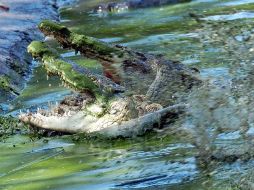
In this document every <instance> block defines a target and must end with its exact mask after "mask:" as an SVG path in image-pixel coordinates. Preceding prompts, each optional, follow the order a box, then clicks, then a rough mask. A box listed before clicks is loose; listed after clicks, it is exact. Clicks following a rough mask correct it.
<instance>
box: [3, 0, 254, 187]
mask: <svg viewBox="0 0 254 190" xmlns="http://www.w3.org/2000/svg"><path fill="white" fill-rule="evenodd" d="M97 3H98V1H93V0H88V1H85V0H84V1H80V4H79V5H80V6H75V7H72V8H68V9H64V10H62V19H64V24H66V25H67V26H69V27H71V28H72V29H73V30H75V31H77V32H80V33H85V34H87V35H91V36H94V37H97V38H100V39H102V40H103V41H106V42H111V43H120V44H124V45H126V46H129V47H131V48H133V49H138V50H140V51H145V52H151V53H160V54H164V55H165V56H166V57H167V58H169V59H173V60H179V61H181V62H183V63H184V64H187V65H189V66H195V67H196V68H198V69H199V70H200V74H201V78H203V79H204V80H205V81H207V82H206V84H205V85H204V87H202V88H200V89H197V90H196V91H194V92H193V93H191V95H190V97H189V104H190V110H189V112H190V114H189V115H187V116H186V117H183V118H182V119H181V121H179V122H177V123H175V124H174V125H173V126H171V128H170V129H169V130H166V131H163V132H161V133H160V134H158V135H154V134H152V135H151V136H149V135H148V136H146V137H140V138H138V139H135V140H126V141H122V140H115V141H106V142H100V140H97V141H92V140H85V141H84V142H80V143H73V141H72V140H71V139H70V138H72V137H61V138H54V139H47V140H45V139H44V141H43V140H39V141H36V142H32V143H31V142H29V138H28V137H24V136H21V135H20V136H14V137H12V138H11V139H9V140H8V142H7V143H5V144H0V147H1V150H2V151H1V152H0V184H1V185H0V188H2V187H3V189H15V190H16V189H66V190H69V189H89V190H90V189H93V188H94V189H155V188H156V189H178V190H179V189H180V190H181V189H182V190H183V189H185V190H187V189H188V190H191V189H193V190H194V189H195V190H197V189H213V190H214V189H218V190H219V189H231V187H234V185H235V184H234V183H237V182H239V181H242V182H243V181H244V179H245V176H246V174H248V175H250V176H251V174H252V173H251V170H252V168H253V166H254V163H253V159H249V158H252V157H253V155H254V153H253V150H252V149H253V148H252V147H253V146H252V145H253V142H252V141H253V140H252V139H253V129H254V126H253V123H254V115H253V114H252V113H254V110H253V107H254V106H253V102H254V101H253V98H252V97H254V96H253V94H254V90H253V60H254V59H253V58H254V56H253V47H254V43H253V41H254V36H253V27H252V26H253V25H254V23H253V19H251V18H253V12H252V11H251V10H250V8H251V7H253V3H254V2H253V1H239V0H238V1H236V0H223V1H216V0H202V1H201V0H197V1H192V2H190V3H186V4H179V5H173V6H163V7H159V8H148V9H138V10H131V11H126V12H124V13H122V14H109V15H106V16H104V17H98V16H96V15H91V14H90V13H89V12H90V11H91V10H92V7H94V6H95V5H96V4H97ZM248 3H250V4H248ZM245 5H246V6H245ZM213 11H214V12H213ZM190 12H197V13H200V15H201V18H202V19H204V20H203V21H202V22H197V21H195V20H194V19H193V18H190V17H189V13H190ZM206 14H207V15H206ZM202 19H201V20H202ZM205 20H209V21H207V22H206V21H205ZM221 21H223V22H221ZM63 56H65V57H71V58H72V59H73V60H75V61H81V59H82V57H80V55H75V53H74V52H67V53H66V52H64V54H63ZM87 65H88V66H89V68H94V67H95V66H94V62H89V64H87ZM94 69H95V70H97V71H98V72H100V68H97V66H96V68H94ZM46 78H47V77H46V74H45V73H44V71H43V69H41V68H37V69H36V71H35V74H34V77H33V78H32V80H31V82H30V83H29V85H28V87H27V89H26V90H25V91H24V92H23V94H22V96H21V97H20V98H19V99H18V100H17V101H16V102H14V104H13V105H12V106H13V109H12V111H13V112H12V113H15V112H16V111H17V110H19V109H27V108H29V109H36V106H37V105H39V106H42V107H43V106H45V107H47V105H48V102H55V101H58V100H60V99H61V98H62V97H63V96H65V95H66V94H69V93H71V92H70V91H68V90H66V89H65V88H63V87H62V86H61V82H60V81H59V80H58V79H57V78H50V79H49V81H47V80H45V79H46ZM59 84H60V85H59ZM49 85H50V86H51V88H49ZM31 92H32V93H31ZM165 98H166V97H165ZM13 145H15V146H13ZM197 147H198V149H197ZM207 148H208V149H209V151H210V150H217V153H216V154H215V157H216V158H218V159H221V160H223V159H224V161H225V160H226V158H224V157H223V156H225V155H227V156H228V158H231V159H232V160H233V161H232V160H231V162H224V163H221V164H220V163H213V164H211V166H209V167H208V168H206V169H204V168H202V167H201V166H200V164H199V160H198V159H197V157H196V155H197V154H198V153H199V154H200V155H201V154H202V155H203V156H210V155H208V154H206V151H207ZM218 150H220V151H219V153H218ZM201 151H204V152H201ZM200 152H201V153H200ZM207 152H208V151H207ZM246 153H248V156H247V154H246ZM232 155H233V156H235V155H236V156H235V157H232ZM241 155H245V156H247V158H248V159H246V158H244V157H241ZM230 156H231V157H230ZM238 158H239V159H238ZM228 160H229V159H228ZM248 182H249V183H250V182H251V180H249V181H248ZM236 189H237V188H236ZM243 189H246V188H243Z"/></svg>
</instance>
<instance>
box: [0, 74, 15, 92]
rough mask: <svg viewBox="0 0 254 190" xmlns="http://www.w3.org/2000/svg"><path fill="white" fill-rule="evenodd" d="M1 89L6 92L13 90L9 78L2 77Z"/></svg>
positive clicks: (0, 77)
mask: <svg viewBox="0 0 254 190" xmlns="http://www.w3.org/2000/svg"><path fill="white" fill-rule="evenodd" d="M0 89H2V90H4V91H10V90H11V89H12V88H11V84H10V80H9V78H8V77H7V76H0Z"/></svg>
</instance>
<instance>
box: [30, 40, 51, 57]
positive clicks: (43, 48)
mask: <svg viewBox="0 0 254 190" xmlns="http://www.w3.org/2000/svg"><path fill="white" fill-rule="evenodd" d="M27 52H28V53H31V54H32V56H33V57H35V58H37V57H42V56H43V55H44V54H51V52H50V51H49V49H48V47H47V45H46V44H45V43H44V42H39V41H33V42H31V43H30V44H29V46H28V47H27ZM52 55H53V54H52Z"/></svg>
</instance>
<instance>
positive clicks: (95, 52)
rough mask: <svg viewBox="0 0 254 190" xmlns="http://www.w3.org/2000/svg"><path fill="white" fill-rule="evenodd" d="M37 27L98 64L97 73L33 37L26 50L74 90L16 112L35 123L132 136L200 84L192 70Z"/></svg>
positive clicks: (175, 113) (54, 26) (159, 123)
mask: <svg viewBox="0 0 254 190" xmlns="http://www.w3.org/2000/svg"><path fill="white" fill-rule="evenodd" d="M39 29H40V30H41V31H42V32H43V33H44V34H45V35H46V36H52V37H54V38H55V39H56V40H57V41H58V42H59V43H60V44H61V45H62V46H63V47H64V48H69V49H70V48H72V49H74V50H75V51H76V52H80V53H81V54H82V55H84V56H85V57H87V58H91V59H95V60H97V61H98V62H99V63H100V64H101V65H102V67H103V72H102V73H100V74H98V73H95V72H94V71H92V70H89V69H87V68H86V67H85V66H83V65H80V64H77V63H75V62H73V61H71V60H67V59H66V58H62V57H61V56H60V55H59V54H58V53H57V52H56V51H55V50H54V49H52V48H51V47H49V46H48V45H47V44H46V43H45V42H39V41H34V42H32V43H31V44H30V45H29V46H28V52H29V53H30V54H32V56H33V57H34V58H37V59H40V60H41V61H42V63H43V65H44V67H45V68H46V70H47V72H48V73H49V74H51V75H58V76H59V77H60V78H61V79H62V81H63V82H64V83H65V84H66V85H67V86H68V87H70V88H72V89H74V90H75V91H76V92H77V94H76V95H74V96H72V97H66V98H65V99H64V100H63V101H62V102H61V103H60V104H59V105H57V106H55V107H54V108H52V109H51V110H48V111H46V110H41V109H38V112H37V113H22V114H21V115H20V116H19V118H20V120H21V121H23V122H24V123H27V124H30V125H32V126H35V127H39V128H43V129H50V130H54V131H60V132H68V133H86V134H89V135H103V136H106V137H119V136H121V137H133V136H138V135H143V134H144V133H145V132H146V131H151V130H153V129H154V128H159V129H160V128H162V127H163V126H165V125H166V124H169V123H170V122H173V121H174V120H175V119H176V118H177V117H179V116H180V115H181V114H183V113H184V112H185V110H186V109H187V105H186V104H185V103H181V104H177V102H178V101H179V100H181V101H182V102H184V97H186V96H187V95H188V93H189V92H190V91H191V90H192V89H193V88H195V87H197V86H200V85H201V84H202V80H201V79H200V78H199V76H198V72H197V71H196V70H195V69H191V68H187V67H186V66H185V65H183V64H181V63H179V62H176V61H171V60H167V59H166V58H165V57H163V56H162V55H152V54H146V53H142V52H137V51H134V50H131V49H129V48H127V47H123V46H121V45H112V44H108V43H105V42H102V41H100V40H98V39H95V38H93V37H89V36H86V35H81V34H77V33H75V32H72V31H71V30H69V29H68V28H67V27H65V26H63V25H61V24H59V23H56V22H52V21H48V20H45V21H42V22H41V23H40V24H39Z"/></svg>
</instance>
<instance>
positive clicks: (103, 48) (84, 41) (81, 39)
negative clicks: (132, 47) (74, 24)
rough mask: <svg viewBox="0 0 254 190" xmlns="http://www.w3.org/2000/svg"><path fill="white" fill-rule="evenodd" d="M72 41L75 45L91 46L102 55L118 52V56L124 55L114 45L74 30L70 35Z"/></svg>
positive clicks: (78, 46)
mask: <svg viewBox="0 0 254 190" xmlns="http://www.w3.org/2000/svg"><path fill="white" fill-rule="evenodd" d="M70 41H71V43H72V44H73V45H75V46H76V47H77V48H82V47H83V46H84V47H85V46H87V47H89V48H91V49H92V50H95V51H96V52H97V53H98V54H100V55H111V54H116V55H118V56H120V57H121V56H122V54H123V53H122V52H121V51H120V50H118V49H116V48H114V47H111V46H110V45H108V44H106V43H104V42H101V41H98V40H97V39H95V38H92V37H88V36H85V35H80V34H76V33H74V32H72V33H71V35H70Z"/></svg>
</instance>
